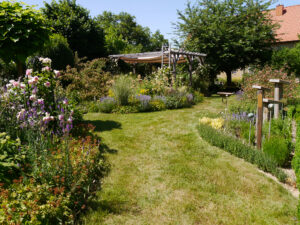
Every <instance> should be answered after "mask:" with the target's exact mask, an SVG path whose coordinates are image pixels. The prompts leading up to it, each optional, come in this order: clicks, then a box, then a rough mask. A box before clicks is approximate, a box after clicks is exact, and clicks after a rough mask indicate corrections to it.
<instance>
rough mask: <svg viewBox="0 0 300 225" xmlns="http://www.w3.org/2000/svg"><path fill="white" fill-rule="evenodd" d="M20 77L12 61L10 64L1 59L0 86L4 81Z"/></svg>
mask: <svg viewBox="0 0 300 225" xmlns="http://www.w3.org/2000/svg"><path fill="white" fill-rule="evenodd" d="M17 75H18V71H17V67H16V63H15V62H13V61H11V62H9V63H5V62H4V61H3V60H2V59H0V79H3V80H0V85H1V84H2V83H3V82H4V79H6V80H9V79H13V78H16V77H17Z"/></svg>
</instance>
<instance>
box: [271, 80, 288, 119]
mask: <svg viewBox="0 0 300 225" xmlns="http://www.w3.org/2000/svg"><path fill="white" fill-rule="evenodd" d="M269 82H270V83H274V84H275V89H274V100H275V101H277V103H275V105H274V118H275V119H278V118H279V112H280V103H278V102H279V101H280V100H281V99H282V96H283V84H289V83H290V82H288V81H284V80H280V79H270V80H269Z"/></svg>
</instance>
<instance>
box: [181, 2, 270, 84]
mask: <svg viewBox="0 0 300 225" xmlns="http://www.w3.org/2000/svg"><path fill="white" fill-rule="evenodd" d="M270 3H271V1H265V0H259V1H254V0H246V1H241V0H231V1H221V0H198V1H197V2H196V4H195V5H193V6H192V5H191V4H190V3H188V4H187V8H186V9H185V10H184V11H183V12H178V15H179V19H180V22H178V23H177V30H178V33H179V35H180V36H181V37H182V38H183V39H184V40H185V42H184V45H185V46H186V47H187V48H188V49H190V50H194V51H198V52H203V53H206V54H207V57H206V59H205V60H206V63H207V64H209V65H211V67H212V68H213V69H214V70H215V71H217V72H220V71H224V72H226V74H227V78H228V82H229V83H230V82H231V71H233V70H236V69H239V68H245V67H246V66H248V65H249V64H253V63H258V62H264V61H265V60H266V59H268V58H269V56H270V53H271V45H272V43H274V42H275V36H274V32H273V29H274V27H275V25H273V23H272V21H271V19H270V18H269V17H268V15H267V14H266V13H265V11H267V9H268V7H269V5H270ZM214 75H215V74H214Z"/></svg>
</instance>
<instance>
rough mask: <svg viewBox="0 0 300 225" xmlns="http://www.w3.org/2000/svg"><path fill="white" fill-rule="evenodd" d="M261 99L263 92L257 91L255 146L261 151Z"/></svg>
mask: <svg viewBox="0 0 300 225" xmlns="http://www.w3.org/2000/svg"><path fill="white" fill-rule="evenodd" d="M263 98H264V91H263V90H258V91H257V122H256V123H257V126H256V129H257V130H256V132H257V137H256V138H257V139H256V146H257V148H258V149H261V142H262V127H263Z"/></svg>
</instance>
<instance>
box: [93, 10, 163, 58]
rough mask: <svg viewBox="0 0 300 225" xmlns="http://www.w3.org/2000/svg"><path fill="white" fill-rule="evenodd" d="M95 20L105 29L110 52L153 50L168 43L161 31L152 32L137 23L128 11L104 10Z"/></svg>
mask: <svg viewBox="0 0 300 225" xmlns="http://www.w3.org/2000/svg"><path fill="white" fill-rule="evenodd" d="M95 21H96V23H97V24H98V26H99V27H100V28H102V29H103V30H104V31H105V43H106V48H107V51H108V52H109V54H117V53H134V52H141V51H153V50H157V49H160V48H161V46H162V44H164V43H167V40H166V39H164V36H163V35H162V34H161V33H160V32H159V31H156V32H155V33H154V34H152V33H151V31H150V29H149V28H148V27H143V26H141V25H139V24H137V22H136V20H135V17H134V16H132V15H130V14H129V13H126V12H121V13H119V14H113V13H111V12H108V11H104V12H103V13H102V14H101V15H98V16H97V18H96V19H95Z"/></svg>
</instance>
